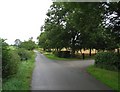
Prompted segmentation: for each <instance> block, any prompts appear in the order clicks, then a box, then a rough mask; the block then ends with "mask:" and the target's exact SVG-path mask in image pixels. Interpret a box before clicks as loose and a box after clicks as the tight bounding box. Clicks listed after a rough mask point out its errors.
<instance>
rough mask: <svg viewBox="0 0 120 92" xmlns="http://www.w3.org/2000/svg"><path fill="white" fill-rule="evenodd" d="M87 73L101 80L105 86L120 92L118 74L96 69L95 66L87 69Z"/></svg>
mask: <svg viewBox="0 0 120 92" xmlns="http://www.w3.org/2000/svg"><path fill="white" fill-rule="evenodd" d="M87 71H88V72H89V73H90V74H91V75H92V76H94V77H95V78H96V79H98V80H100V81H101V82H103V83H104V84H106V85H108V86H109V87H111V88H112V89H113V90H119V91H120V87H119V85H118V84H119V83H118V82H119V81H118V75H119V73H118V72H115V71H109V70H105V69H100V68H96V67H95V66H90V67H88V68H87Z"/></svg>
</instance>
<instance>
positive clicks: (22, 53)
mask: <svg viewBox="0 0 120 92" xmlns="http://www.w3.org/2000/svg"><path fill="white" fill-rule="evenodd" d="M18 55H19V56H20V59H21V61H24V60H28V59H30V58H31V53H30V52H29V51H28V50H26V49H24V48H19V49H18Z"/></svg>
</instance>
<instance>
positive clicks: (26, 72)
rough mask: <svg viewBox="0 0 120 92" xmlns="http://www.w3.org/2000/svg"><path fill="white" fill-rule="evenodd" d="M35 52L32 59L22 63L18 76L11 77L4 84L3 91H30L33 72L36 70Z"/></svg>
mask: <svg viewBox="0 0 120 92" xmlns="http://www.w3.org/2000/svg"><path fill="white" fill-rule="evenodd" d="M34 58H35V55H34V52H33V55H32V59H30V60H27V61H21V62H20V64H19V68H18V72H17V74H15V75H13V76H11V78H9V79H7V80H6V81H5V82H4V83H3V85H2V86H3V90H29V89H30V84H31V77H32V71H33V68H34Z"/></svg>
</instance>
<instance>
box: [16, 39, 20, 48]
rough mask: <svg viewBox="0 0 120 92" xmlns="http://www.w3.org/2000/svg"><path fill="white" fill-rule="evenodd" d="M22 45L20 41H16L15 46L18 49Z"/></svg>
mask: <svg viewBox="0 0 120 92" xmlns="http://www.w3.org/2000/svg"><path fill="white" fill-rule="evenodd" d="M20 44H21V41H20V39H16V40H15V46H17V47H18V46H20Z"/></svg>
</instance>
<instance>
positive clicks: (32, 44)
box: [19, 39, 36, 50]
mask: <svg viewBox="0 0 120 92" xmlns="http://www.w3.org/2000/svg"><path fill="white" fill-rule="evenodd" d="M19 47H20V48H24V49H26V50H33V49H35V48H36V44H35V42H34V41H32V39H29V40H28V41H24V42H21V44H20V45H19Z"/></svg>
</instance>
